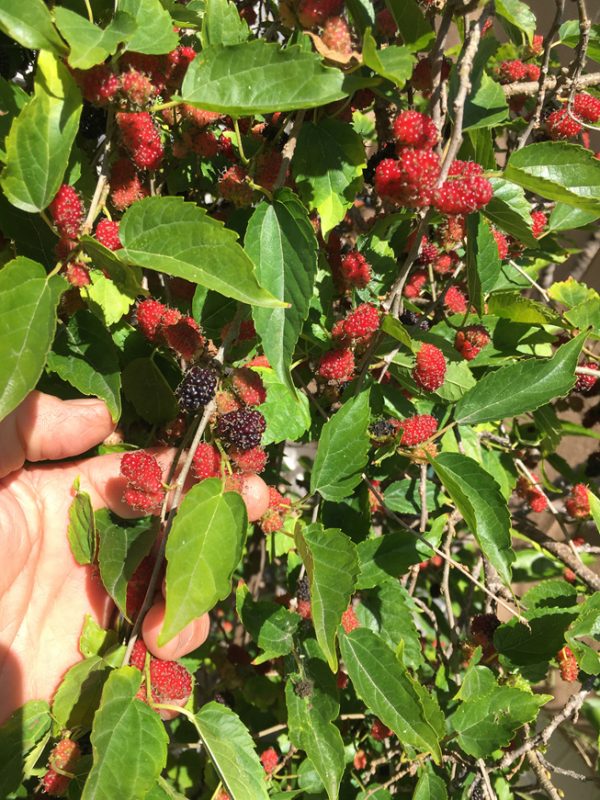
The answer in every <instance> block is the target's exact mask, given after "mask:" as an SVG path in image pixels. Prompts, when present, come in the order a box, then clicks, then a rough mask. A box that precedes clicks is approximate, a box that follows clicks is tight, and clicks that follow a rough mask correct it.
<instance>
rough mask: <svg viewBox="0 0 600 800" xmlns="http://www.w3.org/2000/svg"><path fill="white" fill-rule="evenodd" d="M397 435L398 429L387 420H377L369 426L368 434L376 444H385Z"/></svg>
mask: <svg viewBox="0 0 600 800" xmlns="http://www.w3.org/2000/svg"><path fill="white" fill-rule="evenodd" d="M397 433H398V428H397V427H396V426H395V425H394V424H393V423H392V422H391V421H390V420H389V419H378V420H377V422H374V423H373V424H372V425H370V426H369V434H370V435H371V438H372V439H374V440H375V441H376V442H385V441H387V440H388V439H393V438H394V437H395V436H396V434H397Z"/></svg>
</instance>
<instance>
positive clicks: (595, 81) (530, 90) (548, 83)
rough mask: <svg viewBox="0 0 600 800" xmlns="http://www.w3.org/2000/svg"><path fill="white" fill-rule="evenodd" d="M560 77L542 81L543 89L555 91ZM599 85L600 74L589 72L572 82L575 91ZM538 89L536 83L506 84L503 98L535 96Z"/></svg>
mask: <svg viewBox="0 0 600 800" xmlns="http://www.w3.org/2000/svg"><path fill="white" fill-rule="evenodd" d="M559 80H560V76H558V77H557V76H555V75H551V76H550V77H549V78H547V79H546V80H545V81H544V89H545V90H546V91H548V89H555V88H556V86H557V84H558V82H559ZM599 84H600V72H590V73H588V74H587V75H582V76H581V77H580V78H578V79H577V80H576V81H573V86H575V88H576V89H585V88H587V87H588V86H598V85H599ZM539 89H540V86H539V83H538V82H537V81H522V82H519V81H517V82H516V83H506V84H504V86H503V87H502V91H503V92H504V96H505V97H514V96H515V95H521V94H524V95H532V94H537V93H538V91H539Z"/></svg>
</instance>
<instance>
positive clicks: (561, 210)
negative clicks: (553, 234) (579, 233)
mask: <svg viewBox="0 0 600 800" xmlns="http://www.w3.org/2000/svg"><path fill="white" fill-rule="evenodd" d="M598 217H600V208H599V209H598V210H597V211H584V210H582V209H580V208H575V207H574V206H568V205H566V204H565V203H557V204H556V205H555V206H554V208H553V209H552V213H551V214H550V219H549V220H548V228H549V229H550V230H551V231H570V230H573V229H574V228H582V227H583V226H584V225H589V224H590V222H594V221H595V220H597V219H598Z"/></svg>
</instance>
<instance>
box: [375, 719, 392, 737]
mask: <svg viewBox="0 0 600 800" xmlns="http://www.w3.org/2000/svg"><path fill="white" fill-rule="evenodd" d="M391 735H392V731H391V730H390V729H389V728H388V727H387V725H384V724H383V722H381V720H378V719H376V720H375V722H374V723H373V724H372V725H371V736H372V737H373V739H376V740H377V741H378V742H382V741H383V740H384V739H389V737H390V736H391Z"/></svg>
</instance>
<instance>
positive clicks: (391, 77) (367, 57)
mask: <svg viewBox="0 0 600 800" xmlns="http://www.w3.org/2000/svg"><path fill="white" fill-rule="evenodd" d="M362 54H363V61H364V63H365V64H366V65H367V67H370V68H371V69H372V70H373V72H375V73H377V75H381V77H382V78H385V79H386V80H388V81H391V82H392V83H394V84H395V85H396V86H397V87H398V88H402V87H403V86H404V84H405V83H406V81H407V80H408V79H409V78H410V76H411V75H412V71H413V66H414V62H415V58H414V56H413V55H412V53H411V52H410V50H409V48H408V47H403V46H401V45H397V44H390V45H388V47H385V48H382V49H380V50H378V49H377V42H376V41H375V39H374V38H373V36H372V35H371V31H370V29H367V30H366V31H365V35H364V36H363V51H362Z"/></svg>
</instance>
